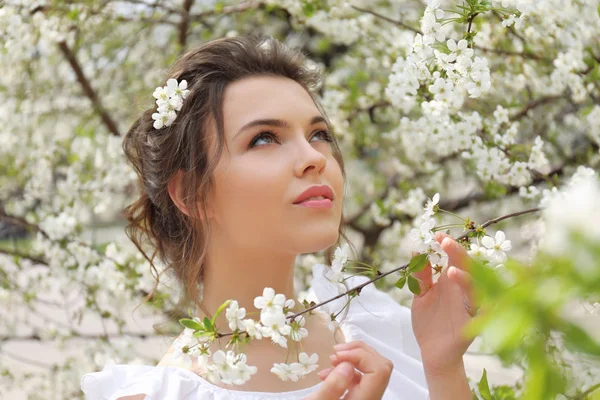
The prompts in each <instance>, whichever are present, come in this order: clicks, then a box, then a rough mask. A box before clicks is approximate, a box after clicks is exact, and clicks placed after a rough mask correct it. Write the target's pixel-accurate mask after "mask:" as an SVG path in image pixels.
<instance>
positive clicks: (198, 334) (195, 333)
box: [193, 331, 213, 338]
mask: <svg viewBox="0 0 600 400" xmlns="http://www.w3.org/2000/svg"><path fill="white" fill-rule="evenodd" d="M212 334H213V332H206V331H200V332H194V335H193V336H194V337H195V338H199V337H203V336H212Z"/></svg>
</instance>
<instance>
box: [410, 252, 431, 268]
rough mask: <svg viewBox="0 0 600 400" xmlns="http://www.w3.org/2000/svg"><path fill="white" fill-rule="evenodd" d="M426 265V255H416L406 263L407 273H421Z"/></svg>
mask: <svg viewBox="0 0 600 400" xmlns="http://www.w3.org/2000/svg"><path fill="white" fill-rule="evenodd" d="M426 265H427V254H426V253H423V254H418V255H416V256H414V257H413V258H411V260H410V262H409V263H408V272H419V271H422V270H423V269H424V268H425V266H426Z"/></svg>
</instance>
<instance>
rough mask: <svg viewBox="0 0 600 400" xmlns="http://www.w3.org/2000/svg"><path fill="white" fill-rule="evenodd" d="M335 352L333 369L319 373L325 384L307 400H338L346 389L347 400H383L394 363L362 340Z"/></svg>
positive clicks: (339, 348) (345, 397)
mask: <svg viewBox="0 0 600 400" xmlns="http://www.w3.org/2000/svg"><path fill="white" fill-rule="evenodd" d="M334 349H335V354H334V355H333V356H332V357H331V362H332V364H333V367H332V368H327V369H326V370H323V371H321V372H320V373H319V374H318V375H319V377H320V378H321V379H325V381H324V383H323V385H322V386H321V387H320V388H319V390H318V391H317V392H315V393H313V394H312V395H311V396H309V397H307V398H306V399H305V400H329V399H336V400H338V399H339V398H340V397H341V396H342V395H344V393H345V392H346V390H347V391H348V392H347V393H346V395H345V396H344V400H381V398H382V396H383V393H384V392H385V389H386V387H387V385H388V382H389V380H390V376H391V374H392V369H393V364H392V362H391V361H390V360H388V359H387V358H385V357H383V356H382V355H381V354H379V353H378V352H377V351H376V350H375V349H373V348H372V347H371V346H369V345H367V344H366V343H364V342H363V341H354V342H349V343H344V344H342V345H338V346H335V347H334ZM348 366H351V367H352V368H351V369H352V373H351V372H350V370H349V369H348ZM336 396H337V397H336Z"/></svg>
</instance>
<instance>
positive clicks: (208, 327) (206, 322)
mask: <svg viewBox="0 0 600 400" xmlns="http://www.w3.org/2000/svg"><path fill="white" fill-rule="evenodd" d="M203 322H204V326H205V327H206V330H207V331H213V330H214V329H213V323H212V321H211V320H210V319H208V317H204V321H203Z"/></svg>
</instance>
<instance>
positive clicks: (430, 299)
mask: <svg viewBox="0 0 600 400" xmlns="http://www.w3.org/2000/svg"><path fill="white" fill-rule="evenodd" d="M168 77H169V78H171V79H175V80H176V82H177V83H179V86H178V90H179V93H180V98H179V99H180V100H181V102H180V104H176V108H175V110H167V111H165V109H164V108H163V110H162V111H161V110H160V109H159V110H158V112H157V109H156V108H152V109H150V110H148V111H146V112H145V113H143V115H142V116H141V117H140V118H139V119H138V120H137V121H136V122H135V123H134V124H133V126H132V127H131V129H130V130H129V132H128V133H127V136H126V138H125V141H124V150H125V153H126V155H127V157H128V158H129V160H130V161H131V162H132V164H133V166H134V167H135V169H136V170H137V172H138V174H139V177H140V186H141V195H140V198H139V199H138V200H137V201H136V202H135V203H134V204H132V205H131V206H130V207H129V208H128V218H129V220H130V224H129V226H128V234H129V236H130V237H131V238H132V239H133V240H134V242H135V243H136V244H140V243H141V242H142V241H143V240H149V241H150V243H151V245H152V246H153V248H154V250H155V252H156V253H157V255H158V256H159V257H160V258H161V259H162V260H163V261H164V262H165V264H166V265H168V267H169V268H170V269H172V271H173V272H174V273H175V275H176V276H177V278H178V280H179V281H180V283H181V284H182V286H183V287H184V289H185V293H186V295H187V296H188V298H189V299H191V300H193V301H195V302H196V303H197V304H198V309H199V310H202V311H198V315H197V316H198V317H200V318H203V317H204V316H209V317H211V316H212V315H213V314H214V313H215V311H216V310H217V308H218V307H219V305H221V304H222V303H223V302H224V301H226V300H228V299H234V300H237V301H238V303H239V307H240V308H241V307H244V308H245V309H246V310H248V312H250V311H254V310H255V308H254V299H255V297H257V296H260V295H261V293H263V289H264V288H265V287H269V288H273V289H274V290H275V292H276V293H280V294H283V295H285V297H286V298H288V299H290V298H294V297H295V296H294V285H293V282H294V281H293V276H294V263H295V259H296V256H297V255H298V254H303V253H313V252H317V251H320V250H327V254H328V257H329V260H330V254H331V249H332V248H335V247H336V246H337V245H338V244H339V242H340V239H341V237H343V233H342V231H341V228H342V227H341V221H342V202H343V198H344V184H345V173H344V164H343V160H342V156H341V154H340V150H339V148H338V145H337V142H336V139H335V137H334V136H333V133H332V131H331V129H330V125H329V122H328V119H327V117H326V115H325V112H324V111H323V109H322V107H321V106H320V105H319V103H318V102H317V100H316V98H315V94H314V90H315V88H317V87H318V83H319V78H320V77H319V75H318V73H317V72H316V71H315V70H314V69H310V68H308V67H307V65H306V64H305V60H304V58H303V56H302V54H301V53H299V52H296V51H292V50H290V49H288V48H286V47H285V46H283V45H282V44H281V43H279V42H278V41H276V40H275V39H272V38H255V37H238V38H224V39H218V40H214V41H211V42H209V43H205V44H203V45H201V46H199V47H197V48H195V49H193V50H191V51H189V52H188V53H187V54H185V55H184V56H183V57H182V58H181V59H180V60H178V61H177V62H176V64H175V65H174V67H173V68H172V70H171V72H170V73H169V75H168ZM183 81H185V82H186V83H187V88H186V87H185V83H184V84H183V85H182V84H181V83H182V82H183ZM171 83H173V81H171ZM188 91H189V92H188ZM162 95H164V93H162ZM155 97H157V98H160V97H161V91H160V90H158V89H157V92H155ZM169 112H171V114H169ZM319 196H321V197H319ZM436 240H438V241H439V242H440V243H441V244H442V247H443V249H444V250H445V251H446V252H447V253H448V255H449V259H450V265H453V266H456V267H458V268H450V269H448V270H446V271H444V272H443V274H442V276H441V277H440V279H438V280H437V281H436V282H435V284H434V283H433V282H432V271H431V267H430V266H428V267H427V268H426V269H425V270H424V271H422V272H420V273H419V274H418V277H419V279H420V280H421V285H422V293H421V296H419V297H415V299H414V301H413V305H412V313H411V310H409V309H407V308H405V307H402V306H400V305H398V304H397V303H396V302H395V301H394V300H392V298H391V297H390V296H389V295H387V294H385V293H383V292H381V291H379V290H377V289H376V288H375V287H374V286H373V285H370V286H367V287H366V288H365V289H363V291H362V292H361V294H360V296H359V297H358V298H355V299H354V300H353V301H352V303H351V305H350V307H349V310H348V312H347V315H346V316H345V318H344V319H343V320H342V321H341V325H340V329H336V330H335V332H332V331H331V330H330V329H329V326H328V321H327V315H326V314H325V313H317V314H315V316H311V317H307V318H306V326H305V327H306V328H307V329H308V332H309V334H308V337H306V338H304V339H303V340H302V348H303V349H304V351H306V352H307V353H310V354H312V353H316V354H318V357H319V370H320V371H321V373H319V374H316V373H313V374H308V375H307V376H305V377H304V378H303V379H299V380H297V381H291V380H287V381H282V380H281V379H280V378H278V377H277V376H275V375H274V374H273V373H271V372H270V369H271V367H272V366H273V364H274V363H281V362H284V361H285V360H286V357H287V356H288V349H286V348H283V347H281V346H277V345H274V344H273V343H271V341H270V340H269V339H268V338H267V339H263V340H252V341H251V342H250V343H249V344H248V345H247V346H246V348H245V349H244V353H245V354H246V356H247V360H248V364H250V365H254V366H256V367H257V368H258V372H257V373H256V374H255V375H254V376H252V378H251V379H250V380H249V381H248V382H246V383H244V384H243V385H241V386H231V385H224V384H222V383H218V382H217V383H211V382H209V381H208V380H206V379H204V378H202V377H201V376H200V375H199V374H197V373H196V372H198V371H196V370H195V369H194V368H195V367H194V366H192V367H190V368H188V369H186V368H182V367H180V366H175V365H174V364H172V362H171V355H172V354H171V353H172V352H173V348H171V349H170V350H169V353H168V354H167V355H165V358H163V360H162V361H161V362H160V363H159V365H158V366H133V365H131V366H127V365H107V366H105V368H104V370H103V371H101V372H96V373H91V374H87V375H85V376H84V377H83V378H82V389H83V391H84V392H85V394H86V396H87V398H89V399H111V400H114V399H128V400H131V399H144V398H146V397H145V396H149V397H148V398H151V399H152V400H158V399H184V400H191V399H197V400H199V399H207V400H211V399H214V400H223V399H230V398H233V399H309V400H316V399H339V398H340V397H341V396H343V395H344V393H346V395H345V397H344V398H346V399H361V400H370V399H382V398H383V399H385V400H400V399H411V400H412V399H426V398H427V397H428V396H429V397H430V398H431V399H432V400H441V399H453V400H455V399H459V400H460V399H465V400H467V399H471V393H470V389H469V386H468V384H467V378H466V375H465V370H464V366H463V361H462V357H463V354H464V353H465V351H466V349H467V348H468V346H469V344H470V343H471V340H472V339H468V338H464V337H462V335H461V330H462V328H463V327H464V325H465V324H466V323H467V322H468V320H469V319H470V318H471V315H470V311H472V310H473V309H472V306H473V304H472V298H471V295H470V289H469V275H468V272H466V271H465V265H466V257H467V256H466V253H465V251H464V250H463V248H462V247H461V246H460V245H459V244H458V243H456V242H455V241H454V240H453V239H451V238H450V237H447V236H446V235H444V234H438V236H436ZM140 247H141V246H140ZM327 268H329V267H327V266H325V265H321V264H317V265H315V266H314V268H313V276H314V277H313V281H312V294H313V295H314V297H315V299H316V300H318V301H323V300H326V299H328V298H331V297H333V295H335V294H337V292H336V288H335V286H334V285H333V284H332V283H331V282H329V280H327V279H326V278H325V271H326V269H327ZM363 279H364V278H361V277H354V278H351V279H350V280H349V281H348V282H347V284H348V287H352V286H354V285H356V284H358V283H360V282H362V281H363ZM200 288H202V291H201V292H200ZM469 304H470V305H471V306H469ZM343 305H344V302H343V299H341V300H340V301H337V302H336V303H333V305H331V307H330V309H329V311H330V312H335V311H337V310H339V309H341V308H342V307H343ZM295 309H296V310H298V311H300V310H301V307H299V306H296V307H295ZM224 314H225V313H222V314H220V315H219V317H218V319H217V324H216V325H217V326H220V327H227V326H228V323H227V320H226V319H225V315H224ZM411 317H412V318H411ZM227 339H228V338H222V339H220V340H221V341H220V342H215V343H213V344H212V347H211V350H212V351H216V350H218V349H220V348H224V347H225V345H226V343H227ZM334 346H337V347H334ZM295 356H296V355H295V354H292V357H295Z"/></svg>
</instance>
